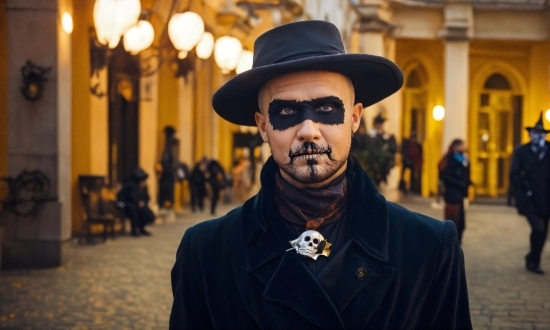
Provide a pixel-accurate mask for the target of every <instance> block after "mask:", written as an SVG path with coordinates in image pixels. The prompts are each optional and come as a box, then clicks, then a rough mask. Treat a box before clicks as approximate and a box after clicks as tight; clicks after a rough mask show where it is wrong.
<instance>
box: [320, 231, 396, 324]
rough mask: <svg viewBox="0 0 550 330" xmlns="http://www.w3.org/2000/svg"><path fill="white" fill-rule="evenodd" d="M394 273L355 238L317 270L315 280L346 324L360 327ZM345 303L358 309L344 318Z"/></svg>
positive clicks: (365, 322) (369, 315)
mask: <svg viewBox="0 0 550 330" xmlns="http://www.w3.org/2000/svg"><path fill="white" fill-rule="evenodd" d="M394 273H395V269H393V268H391V267H388V266H387V265H386V264H385V263H383V262H380V261H377V260H374V259H373V258H372V257H370V256H369V254H368V253H367V251H365V249H364V247H363V246H362V245H361V244H360V243H359V242H358V241H357V240H352V241H349V242H348V243H347V244H346V245H345V246H344V248H342V250H341V251H340V252H339V253H338V254H337V255H336V256H335V257H334V259H333V260H332V261H331V262H330V263H329V264H328V265H327V267H326V268H325V269H324V270H323V272H322V273H321V274H319V277H318V280H319V282H320V283H321V286H322V287H323V288H324V290H325V291H326V293H327V294H328V296H329V297H330V299H331V301H332V302H333V304H334V305H335V307H336V309H337V310H338V312H339V315H341V316H342V319H343V321H344V323H345V324H346V326H347V327H348V328H364V327H365V326H366V325H367V323H368V321H369V320H370V318H371V317H372V315H373V314H374V312H375V311H376V309H377V307H378V305H379V304H380V301H382V298H383V297H384V294H385V292H386V290H387V288H388V286H389V285H390V283H391V281H392V278H393V275H394ZM352 302H353V303H352ZM350 304H351V305H350ZM348 306H350V307H351V306H353V307H355V308H354V309H359V310H360V313H353V315H351V316H352V317H351V318H349V319H348V318H346V317H345V316H346V315H347V314H346V313H345V311H346V309H347V308H348Z"/></svg>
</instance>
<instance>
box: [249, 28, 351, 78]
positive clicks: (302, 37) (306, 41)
mask: <svg viewBox="0 0 550 330" xmlns="http://www.w3.org/2000/svg"><path fill="white" fill-rule="evenodd" d="M343 53H345V50H344V44H343V43H342V37H341V36H340V32H339V31H338V28H336V26H335V25H334V24H332V23H329V22H325V21H301V22H295V23H290V24H286V25H281V26H279V27H276V28H274V29H271V30H269V31H267V32H266V33H264V34H263V35H261V36H260V37H258V39H256V42H255V43H254V60H253V63H252V67H253V68H257V67H261V66H265V65H270V64H275V63H283V62H288V61H292V60H298V59H303V58H308V57H316V56H326V55H335V54H343Z"/></svg>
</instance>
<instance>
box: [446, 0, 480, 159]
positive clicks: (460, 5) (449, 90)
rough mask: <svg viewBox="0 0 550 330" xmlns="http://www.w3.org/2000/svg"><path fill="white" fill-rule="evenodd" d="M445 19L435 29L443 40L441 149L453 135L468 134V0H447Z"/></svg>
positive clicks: (470, 19) (470, 27) (470, 24)
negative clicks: (443, 92)
mask: <svg viewBox="0 0 550 330" xmlns="http://www.w3.org/2000/svg"><path fill="white" fill-rule="evenodd" d="M444 17H445V21H444V23H443V28H442V29H441V30H440V31H439V32H438V34H439V37H441V38H442V39H443V41H444V43H445V81H444V83H445V88H444V89H445V118H444V122H443V141H442V142H443V143H442V144H441V147H442V153H445V152H446V151H447V148H448V147H449V145H450V143H451V141H452V140H454V139H456V138H460V139H463V140H464V141H467V138H468V100H469V99H468V90H469V74H468V73H469V70H470V63H469V51H470V42H469V40H470V38H471V37H472V35H473V22H474V19H473V9H472V5H471V4H470V3H465V2H457V1H449V2H447V3H446V4H445V7H444Z"/></svg>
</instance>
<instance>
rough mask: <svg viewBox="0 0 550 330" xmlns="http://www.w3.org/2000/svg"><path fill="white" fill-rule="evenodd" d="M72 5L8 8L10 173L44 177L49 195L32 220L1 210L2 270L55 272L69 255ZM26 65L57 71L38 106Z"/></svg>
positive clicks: (27, 2) (24, 3) (53, 2)
mask: <svg viewBox="0 0 550 330" xmlns="http://www.w3.org/2000/svg"><path fill="white" fill-rule="evenodd" d="M71 6H72V2H71V1H68V0H67V1H65V0H42V1H33V0H8V1H7V6H6V7H7V26H8V28H7V30H8V33H7V39H8V100H7V104H8V105H7V106H8V118H9V123H10V125H9V128H8V174H9V175H10V176H12V177H17V176H18V175H19V174H20V173H22V172H23V171H25V170H26V171H35V170H39V171H40V172H42V173H43V175H44V176H45V177H46V178H47V181H49V188H48V189H46V190H45V192H44V195H42V196H40V197H42V201H40V202H39V203H38V204H37V207H36V210H35V212H33V213H30V214H28V215H25V216H20V215H17V214H15V213H14V212H10V211H8V210H3V211H2V214H1V215H0V217H1V218H2V222H1V223H0V225H1V226H2V232H3V238H2V240H0V241H2V268H3V269H10V268H41V267H55V266H59V265H61V264H63V263H64V262H65V261H66V260H67V258H68V255H69V253H70V246H71V242H70V238H71V217H70V215H71V111H72V109H71V107H72V104H71V40H70V35H68V34H66V33H65V32H64V31H63V29H62V27H61V15H62V14H63V13H64V12H69V13H71V12H72V7H71ZM27 60H31V61H32V62H34V63H35V64H37V65H39V66H41V67H51V70H50V71H49V72H48V73H46V75H45V77H46V78H47V80H48V81H47V82H46V83H45V85H44V89H43V95H42V97H41V98H40V99H38V100H36V101H35V102H32V101H29V100H27V99H25V98H24V97H23V94H22V93H21V87H22V85H23V79H22V74H21V72H20V70H21V67H23V66H24V65H25V62H26V61H27ZM26 193H27V194H29V191H28V190H27V191H26ZM30 194H31V195H32V193H30Z"/></svg>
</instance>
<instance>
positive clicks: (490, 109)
mask: <svg viewBox="0 0 550 330" xmlns="http://www.w3.org/2000/svg"><path fill="white" fill-rule="evenodd" d="M477 103H478V112H477V133H476V135H477V136H476V144H475V145H476V148H477V150H476V155H477V157H476V158H477V159H475V161H476V166H475V168H476V169H477V170H476V173H474V182H475V184H476V193H477V194H480V195H489V196H492V197H497V196H499V195H505V194H507V192H508V187H509V181H508V172H509V170H510V159H511V156H512V153H513V150H514V146H515V145H517V144H519V142H520V132H521V113H522V110H523V109H522V108H523V96H522V95H521V94H520V93H519V91H517V90H515V88H514V87H513V84H512V82H511V81H510V79H509V78H507V77H506V76H505V75H504V74H502V73H499V72H496V73H492V74H491V75H489V76H488V77H487V78H486V79H485V82H484V84H483V86H482V88H481V90H480V91H479V94H478V101H477Z"/></svg>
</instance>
